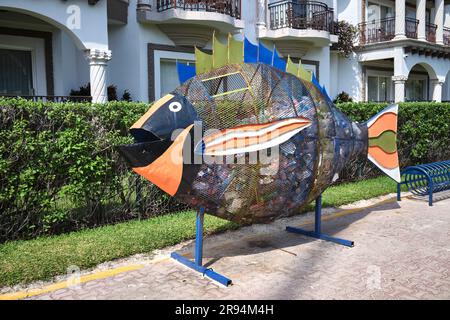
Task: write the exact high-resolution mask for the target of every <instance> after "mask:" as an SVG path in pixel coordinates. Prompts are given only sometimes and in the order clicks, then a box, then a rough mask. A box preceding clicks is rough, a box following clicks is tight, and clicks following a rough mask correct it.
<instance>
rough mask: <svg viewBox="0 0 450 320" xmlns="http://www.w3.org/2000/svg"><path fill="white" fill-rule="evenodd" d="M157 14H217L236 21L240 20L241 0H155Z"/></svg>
mask: <svg viewBox="0 0 450 320" xmlns="http://www.w3.org/2000/svg"><path fill="white" fill-rule="evenodd" d="M156 8H157V10H158V12H162V11H166V10H169V9H182V10H188V11H204V12H217V13H222V14H226V15H229V16H231V17H234V18H236V19H240V18H241V0H157V1H156Z"/></svg>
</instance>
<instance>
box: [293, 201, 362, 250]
mask: <svg viewBox="0 0 450 320" xmlns="http://www.w3.org/2000/svg"><path fill="white" fill-rule="evenodd" d="M321 216H322V195H320V196H319V197H318V198H317V199H316V208H315V217H314V220H315V221H314V231H307V230H303V229H300V228H295V227H286V231H288V232H293V233H298V234H301V235H304V236H307V237H312V238H316V239H321V240H325V241H330V242H334V243H337V244H341V245H343V246H346V247H353V246H354V245H355V243H354V242H353V241H350V240H345V239H341V238H336V237H332V236H329V235H326V234H323V233H322V217H321Z"/></svg>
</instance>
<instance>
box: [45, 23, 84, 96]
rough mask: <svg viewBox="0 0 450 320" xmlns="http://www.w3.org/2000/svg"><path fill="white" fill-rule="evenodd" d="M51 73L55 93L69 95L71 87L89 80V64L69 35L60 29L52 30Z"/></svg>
mask: <svg viewBox="0 0 450 320" xmlns="http://www.w3.org/2000/svg"><path fill="white" fill-rule="evenodd" d="M53 73H54V78H55V82H54V86H55V95H60V96H65V95H69V94H70V91H71V90H72V89H76V90H78V88H79V87H81V86H84V85H86V84H87V83H88V82H89V64H88V61H87V60H86V58H85V56H84V52H83V51H81V50H79V49H78V48H77V47H76V46H75V44H74V42H73V41H72V39H71V38H70V36H69V35H67V33H66V32H64V31H61V30H55V31H54V32H53Z"/></svg>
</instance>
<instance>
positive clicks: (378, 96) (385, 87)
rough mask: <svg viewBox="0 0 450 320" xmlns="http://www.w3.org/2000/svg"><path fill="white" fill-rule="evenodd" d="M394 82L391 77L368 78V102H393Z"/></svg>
mask: <svg viewBox="0 0 450 320" xmlns="http://www.w3.org/2000/svg"><path fill="white" fill-rule="evenodd" d="M391 87H392V81H391V78H390V77H384V76H369V77H367V100H368V101H391V100H392V98H391Z"/></svg>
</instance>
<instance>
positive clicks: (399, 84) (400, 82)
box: [392, 76, 408, 102]
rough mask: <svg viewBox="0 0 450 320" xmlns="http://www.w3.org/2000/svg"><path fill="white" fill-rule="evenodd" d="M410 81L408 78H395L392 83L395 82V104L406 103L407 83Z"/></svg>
mask: <svg viewBox="0 0 450 320" xmlns="http://www.w3.org/2000/svg"><path fill="white" fill-rule="evenodd" d="M406 80H408V77H407V76H393V77H392V81H393V82H394V91H395V98H394V99H395V102H404V101H405V83H406Z"/></svg>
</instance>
